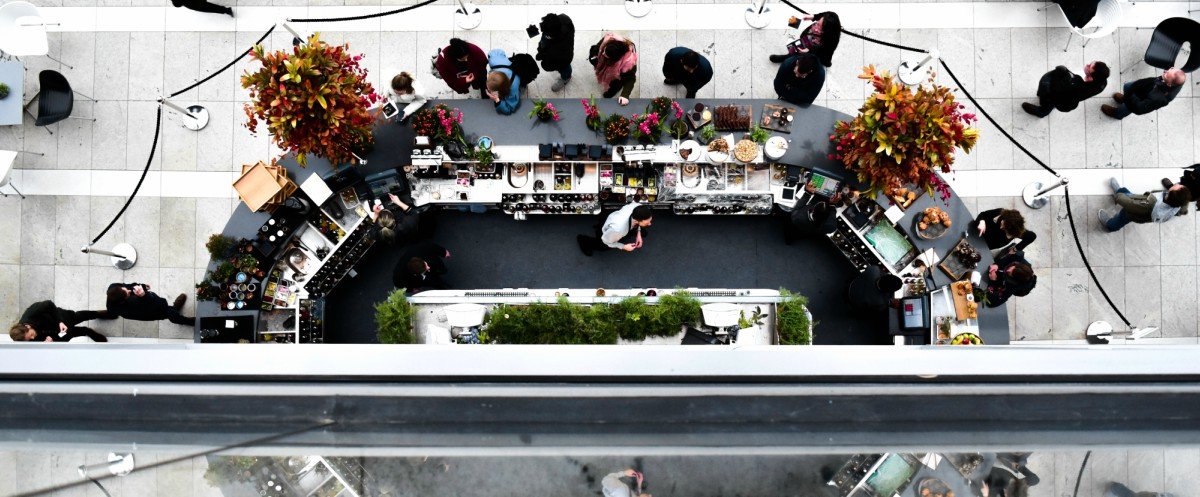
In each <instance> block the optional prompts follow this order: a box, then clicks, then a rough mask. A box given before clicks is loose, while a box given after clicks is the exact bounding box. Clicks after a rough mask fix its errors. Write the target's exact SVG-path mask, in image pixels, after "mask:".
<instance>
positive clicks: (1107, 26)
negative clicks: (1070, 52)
mask: <svg viewBox="0 0 1200 497" xmlns="http://www.w3.org/2000/svg"><path fill="white" fill-rule="evenodd" d="M1124 3H1125V2H1124V0H1100V4H1099V5H1096V16H1095V17H1093V18H1092V20H1091V21H1089V22H1088V23H1087V25H1086V26H1084V27H1082V28H1077V27H1075V26H1071V23H1070V22H1068V21H1066V19H1067V16H1066V15H1065V14H1064V15H1063V21H1064V22H1066V23H1067V27H1068V28H1069V29H1070V30H1071V35H1072V36H1068V37H1067V44H1066V45H1064V46H1063V51H1064V52H1066V51H1067V48H1070V46H1071V39H1072V38H1074V35H1079V36H1082V37H1083V46H1085V47H1086V46H1087V44H1088V41H1090V40H1092V39H1093V38H1103V37H1105V36H1108V35H1111V34H1113V32H1115V31H1116V30H1117V28H1118V27H1119V25H1120V23H1121V11H1122V9H1121V5H1122V4H1124ZM1059 13H1062V10H1061V9H1060V10H1059Z"/></svg>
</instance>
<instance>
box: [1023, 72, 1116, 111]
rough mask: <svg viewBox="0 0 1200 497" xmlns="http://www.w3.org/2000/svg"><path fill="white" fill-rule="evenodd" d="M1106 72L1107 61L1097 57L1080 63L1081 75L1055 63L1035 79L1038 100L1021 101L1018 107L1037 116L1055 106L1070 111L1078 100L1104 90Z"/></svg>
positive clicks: (1077, 103)
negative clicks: (1038, 78)
mask: <svg viewBox="0 0 1200 497" xmlns="http://www.w3.org/2000/svg"><path fill="white" fill-rule="evenodd" d="M1108 74H1109V71H1108V65H1107V64H1105V63H1103V62H1100V61H1094V62H1091V63H1088V65H1086V66H1083V76H1082V77H1080V76H1079V75H1077V74H1075V73H1073V72H1071V70H1070V69H1067V68H1066V66H1058V67H1055V68H1054V70H1052V71H1050V72H1048V73H1046V74H1044V75H1042V79H1041V80H1039V81H1038V90H1037V96H1038V99H1039V100H1038V104H1037V105H1034V104H1031V103H1029V102H1022V103H1021V109H1024V110H1025V112H1027V113H1028V114H1030V115H1032V116H1036V117H1046V116H1048V115H1050V113H1051V112H1053V111H1054V110H1055V109H1058V111H1059V112H1071V111H1073V110H1075V108H1076V107H1078V106H1079V102H1082V101H1084V100H1087V99H1089V98H1092V97H1094V96H1096V95H1099V94H1100V92H1102V91H1104V87H1105V86H1107V85H1108Z"/></svg>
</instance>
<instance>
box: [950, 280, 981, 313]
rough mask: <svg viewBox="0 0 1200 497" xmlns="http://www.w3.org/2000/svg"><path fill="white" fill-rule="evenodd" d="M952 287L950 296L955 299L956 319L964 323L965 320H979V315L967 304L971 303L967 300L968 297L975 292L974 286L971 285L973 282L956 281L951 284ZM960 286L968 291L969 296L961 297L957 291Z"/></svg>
mask: <svg viewBox="0 0 1200 497" xmlns="http://www.w3.org/2000/svg"><path fill="white" fill-rule="evenodd" d="M950 286H951V289H950V296H951V297H953V298H954V319H957V320H959V321H962V320H965V319H976V318H978V317H979V313H978V312H977V311H976V312H972V311H971V310H970V309H969V308H968V306H967V303H968V302H969V301H968V300H967V295H971V294H972V292H973V291H974V285H971V282H969V281H955V282H954V283H951V284H950ZM959 286H962V287H965V288H966V289H967V295H959V294H958V292H957V291H955V290H956V289H957V288H958V287H959Z"/></svg>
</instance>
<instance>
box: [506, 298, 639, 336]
mask: <svg viewBox="0 0 1200 497" xmlns="http://www.w3.org/2000/svg"><path fill="white" fill-rule="evenodd" d="M485 329H486V330H487V334H488V337H489V338H490V339H492V340H493V341H494V343H507V344H557V345H578V344H614V343H617V334H616V332H615V331H613V325H612V323H611V321H610V317H609V316H608V309H607V306H604V305H595V306H590V307H588V306H583V305H580V304H573V303H570V302H568V301H567V299H566V298H564V297H559V299H558V301H557V302H554V303H544V302H535V303H532V304H527V305H501V306H498V307H496V308H495V309H493V310H492V311H491V313H489V314H488V319H487V326H486V327H485Z"/></svg>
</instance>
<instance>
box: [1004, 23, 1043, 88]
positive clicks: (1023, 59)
mask: <svg viewBox="0 0 1200 497" xmlns="http://www.w3.org/2000/svg"><path fill="white" fill-rule="evenodd" d="M1049 31H1050V30H1048V29H1045V28H1012V29H1011V30H1010V31H1009V34H1010V36H1011V37H1012V44H1011V50H1012V54H1013V57H1012V87H1011V92H1012V96H1013V97H1014V98H1029V99H1032V98H1034V97H1035V96H1036V95H1037V82H1038V80H1039V79H1041V77H1042V74H1045V73H1046V71H1049V70H1050V68H1051V67H1053V66H1050V65H1049V58H1048V57H1042V54H1045V53H1047V52H1048V51H1049V50H1048V48H1047V44H1048V43H1049V42H1048V39H1047V37H1048V32H1049Z"/></svg>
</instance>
